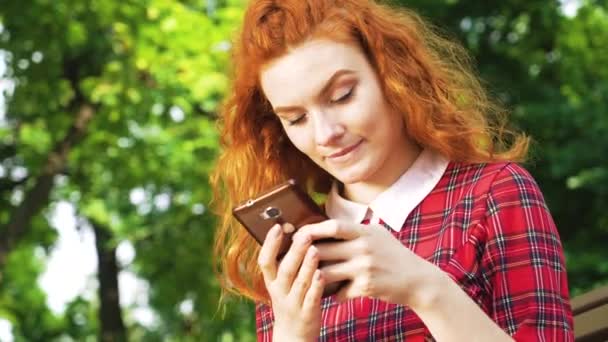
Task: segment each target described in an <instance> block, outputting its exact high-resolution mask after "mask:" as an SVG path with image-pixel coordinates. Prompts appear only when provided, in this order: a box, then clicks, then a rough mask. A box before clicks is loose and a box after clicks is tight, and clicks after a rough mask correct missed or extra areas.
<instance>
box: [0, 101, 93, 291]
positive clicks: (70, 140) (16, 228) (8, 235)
mask: <svg viewBox="0 0 608 342" xmlns="http://www.w3.org/2000/svg"><path fill="white" fill-rule="evenodd" d="M93 114H94V109H93V107H92V106H91V105H88V104H83V105H81V106H80V108H79V110H78V112H77V113H76V117H75V119H74V123H73V124H72V126H71V127H70V129H69V130H68V132H67V134H66V135H65V137H64V138H63V139H62V140H61V141H59V142H58V143H57V144H56V145H55V146H54V147H53V150H52V151H51V152H50V153H49V156H48V157H47V160H46V163H45V165H44V168H43V170H42V171H41V172H40V174H39V176H38V177H37V178H36V179H35V181H34V185H33V186H32V187H31V188H30V189H29V190H28V191H27V192H26V193H25V196H24V199H23V201H22V202H21V204H19V206H17V207H16V208H15V209H14V210H13V212H12V213H11V217H10V219H9V221H8V225H7V226H6V227H4V228H3V229H2V237H1V238H0V281H2V269H3V268H4V265H5V264H6V259H7V257H8V254H9V253H10V251H11V250H12V249H13V248H14V247H15V245H16V244H17V243H18V242H19V240H21V239H22V238H23V236H25V234H26V233H27V231H28V229H29V225H30V223H31V221H32V218H33V217H34V216H35V215H37V214H38V213H39V211H40V210H41V209H42V208H44V207H45V206H46V205H48V202H49V195H50V193H51V190H52V188H53V179H54V178H55V175H57V174H58V173H59V172H61V171H62V170H64V169H65V167H66V163H67V157H68V154H69V152H70V151H71V150H72V147H73V146H74V145H75V144H76V143H77V142H78V141H79V140H80V139H81V138H82V137H83V135H84V132H85V130H86V128H87V125H88V123H89V121H90V120H91V118H92V117H93Z"/></svg>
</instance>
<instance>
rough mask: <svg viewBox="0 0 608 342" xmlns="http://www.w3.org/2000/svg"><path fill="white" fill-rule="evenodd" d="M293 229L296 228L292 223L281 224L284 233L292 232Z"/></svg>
mask: <svg viewBox="0 0 608 342" xmlns="http://www.w3.org/2000/svg"><path fill="white" fill-rule="evenodd" d="M295 230H296V227H294V226H293V224H291V223H285V224H284V225H283V232H284V233H285V234H290V233H293V232H294V231H295Z"/></svg>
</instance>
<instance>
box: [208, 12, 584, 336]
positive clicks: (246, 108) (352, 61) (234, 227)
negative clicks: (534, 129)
mask: <svg viewBox="0 0 608 342" xmlns="http://www.w3.org/2000/svg"><path fill="white" fill-rule="evenodd" d="M234 48H235V51H234V64H233V67H234V84H233V88H232V91H231V92H230V96H229V98H228V101H227V104H226V106H225V108H224V109H223V112H222V116H221V122H220V124H221V130H222V131H221V134H222V148H223V150H222V154H221V156H220V158H219V162H218V165H217V169H216V171H215V174H214V176H213V178H212V180H213V184H214V186H215V187H216V191H217V193H216V197H217V199H218V201H219V207H220V214H221V217H222V220H221V224H220V228H219V231H218V235H217V241H216V256H217V257H218V260H221V264H222V273H223V277H222V280H223V284H224V286H225V287H226V289H227V290H229V291H232V292H236V293H238V294H241V295H244V296H247V297H249V298H251V299H253V300H255V301H256V302H257V306H256V317H257V319H256V322H257V334H258V338H259V340H262V341H270V340H273V339H274V340H276V341H299V340H301V341H311V340H317V339H319V340H323V341H355V340H356V341H376V340H383V341H384V340H390V341H393V340H404V339H407V340H408V341H422V340H428V339H435V340H437V341H473V340H478V341H501V340H504V341H506V340H511V339H515V340H521V341H537V340H538V341H570V340H572V339H573V338H572V315H571V311H570V305H569V298H568V285H567V280H566V271H565V268H564V257H563V252H562V246H561V243H560V240H559V237H558V233H557V230H556V228H555V225H554V223H553V220H552V218H551V215H550V213H549V211H548V209H547V206H546V204H545V202H544V200H543V196H542V194H541V192H540V190H539V189H538V186H537V185H536V183H535V182H534V180H533V179H532V177H531V176H530V175H529V174H528V172H526V171H525V170H524V169H523V168H522V167H521V166H519V165H518V164H516V163H515V162H517V161H521V160H523V158H524V156H525V154H526V151H527V147H528V139H527V138H526V137H525V136H523V135H520V134H516V133H512V132H508V131H506V130H505V129H504V121H503V120H502V119H501V111H500V109H499V108H498V106H496V105H495V104H494V103H492V102H491V101H490V100H489V99H488V98H487V97H486V94H485V93H484V90H483V89H482V88H481V86H480V84H479V82H478V81H477V79H476V78H475V77H474V76H473V74H472V73H471V72H470V71H469V69H468V68H467V59H466V54H465V52H464V51H463V49H462V48H460V47H459V46H457V45H455V44H454V43H452V42H450V41H448V40H446V39H444V38H441V37H440V36H438V35H437V34H436V33H434V32H433V30H432V29H431V28H430V27H429V25H428V24H426V23H425V22H424V21H422V20H421V19H420V18H419V17H417V16H416V15H415V14H414V13H411V12H410V11H407V10H403V9H395V8H390V7H387V6H384V5H380V4H376V3H374V2H372V1H366V0H333V1H332V0H274V1H273V0H257V1H251V3H250V4H249V7H248V9H247V11H246V14H245V18H244V26H243V29H242V32H241V34H240V37H239V39H238V41H237V44H236V45H235V46H234ZM287 178H295V179H297V180H298V181H299V182H300V183H301V184H306V185H307V188H308V190H309V191H310V192H317V193H321V194H327V197H326V201H325V203H324V208H325V210H326V213H327V215H328V216H329V217H330V218H331V219H330V220H327V221H324V222H321V223H319V224H312V225H308V226H304V227H302V228H301V229H300V230H299V231H298V232H297V233H296V234H295V235H294V238H293V240H294V243H293V244H292V246H291V248H290V249H289V251H288V253H287V254H286V255H285V257H284V258H283V259H281V261H280V262H278V261H277V260H276V256H277V250H278V243H277V242H278V241H280V238H281V235H282V234H284V232H283V231H282V227H280V226H275V227H274V228H273V229H272V230H271V231H270V233H269V235H268V237H267V239H266V241H265V242H264V245H263V246H262V247H261V248H260V247H259V246H258V245H257V244H256V242H255V241H254V240H253V238H251V237H250V236H249V235H248V233H247V231H246V230H245V229H243V228H242V227H241V226H240V225H239V224H238V223H237V222H236V221H235V220H233V218H232V215H231V214H230V210H231V208H232V207H233V206H234V205H235V204H236V203H239V202H241V201H243V200H246V199H248V198H252V197H255V196H256V195H257V194H259V193H260V192H262V191H264V190H266V189H268V188H271V187H273V186H275V185H276V184H278V183H280V182H282V181H284V180H285V179H287ZM326 237H334V238H338V239H341V240H343V241H340V242H334V243H324V244H315V243H314V241H315V240H318V239H322V238H326ZM320 261H331V262H332V263H331V264H330V265H329V266H324V267H321V268H319V267H318V265H319V262H320ZM343 280H347V281H348V285H347V286H344V287H343V288H342V290H341V291H340V292H339V293H338V294H337V295H335V296H330V297H326V298H322V292H323V288H324V286H325V285H326V284H329V283H333V282H338V281H343Z"/></svg>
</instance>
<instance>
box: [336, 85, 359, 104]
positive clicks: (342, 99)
mask: <svg viewBox="0 0 608 342" xmlns="http://www.w3.org/2000/svg"><path fill="white" fill-rule="evenodd" d="M354 89H355V88H354V87H351V88H349V89H348V91H347V92H345V93H342V95H341V96H340V97H338V98H337V99H332V100H331V103H343V102H346V101H348V100H349V99H350V97H351V96H352V94H353V91H354Z"/></svg>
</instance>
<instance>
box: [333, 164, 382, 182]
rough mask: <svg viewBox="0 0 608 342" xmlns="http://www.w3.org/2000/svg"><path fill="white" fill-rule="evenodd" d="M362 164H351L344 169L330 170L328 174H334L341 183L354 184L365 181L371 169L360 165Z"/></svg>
mask: <svg viewBox="0 0 608 342" xmlns="http://www.w3.org/2000/svg"><path fill="white" fill-rule="evenodd" d="M361 166H362V165H353V166H351V167H349V168H346V169H341V170H331V171H330V174H331V175H332V176H334V177H335V178H336V179H337V180H338V181H340V182H341V183H342V184H355V183H360V182H363V181H365V180H366V179H368V178H369V176H370V175H371V174H372V171H374V170H371V169H370V168H368V167H361Z"/></svg>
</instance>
